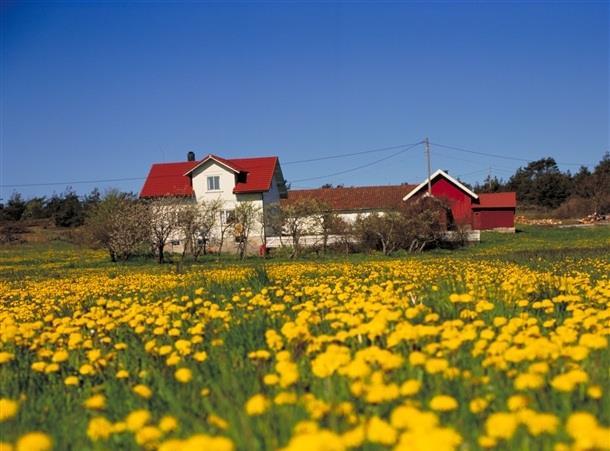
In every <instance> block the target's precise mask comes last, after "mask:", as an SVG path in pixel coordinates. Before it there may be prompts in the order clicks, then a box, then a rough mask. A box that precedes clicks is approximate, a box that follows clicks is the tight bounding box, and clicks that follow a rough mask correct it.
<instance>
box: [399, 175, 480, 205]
mask: <svg viewBox="0 0 610 451" xmlns="http://www.w3.org/2000/svg"><path fill="white" fill-rule="evenodd" d="M441 178H442V179H444V180H445V181H447V182H449V183H450V184H452V185H454V186H455V187H457V188H459V189H460V190H461V191H463V192H464V193H465V194H467V195H468V196H470V197H472V198H473V199H478V198H479V196H478V195H477V194H476V193H474V192H473V191H471V190H470V189H468V188H467V187H466V186H464V184H463V183H461V182H460V181H458V180H456V179H454V178H453V177H451V176H450V175H449V174H447V173H446V172H445V171H443V170H441V169H438V170H437V171H436V172H434V174H432V175H431V176H430V182H431V184H432V185H433V186H434V184H435V183H436V182H437V181H438V180H439V179H441ZM441 186H447V185H446V184H441ZM427 187H428V179H426V180H424V181H423V182H421V183H420V184H419V185H417V186H416V187H415V188H414V189H413V190H411V191H410V192H409V193H408V194H407V195H406V196H405V197H404V198H403V200H409V199H410V198H411V197H413V196H415V195H416V194H417V193H419V192H420V191H421V190H423V189H424V188H427ZM432 194H434V189H433V192H432Z"/></svg>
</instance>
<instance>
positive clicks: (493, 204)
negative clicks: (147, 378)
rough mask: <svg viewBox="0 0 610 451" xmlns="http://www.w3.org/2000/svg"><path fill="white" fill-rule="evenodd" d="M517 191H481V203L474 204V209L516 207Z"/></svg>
mask: <svg viewBox="0 0 610 451" xmlns="http://www.w3.org/2000/svg"><path fill="white" fill-rule="evenodd" d="M516 207H517V193H514V192H504V193H481V194H479V203H478V204H475V203H473V204H472V208H473V209H481V208H516Z"/></svg>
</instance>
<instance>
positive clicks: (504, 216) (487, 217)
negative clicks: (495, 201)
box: [473, 208, 515, 230]
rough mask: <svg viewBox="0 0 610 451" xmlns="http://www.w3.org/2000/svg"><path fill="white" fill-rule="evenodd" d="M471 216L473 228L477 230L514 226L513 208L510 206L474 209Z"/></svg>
mask: <svg viewBox="0 0 610 451" xmlns="http://www.w3.org/2000/svg"><path fill="white" fill-rule="evenodd" d="M473 216H474V221H473V228H475V229H478V230H487V229H495V228H498V227H514V226H515V210H514V209H512V208H493V209H485V210H475V212H474V214H473Z"/></svg>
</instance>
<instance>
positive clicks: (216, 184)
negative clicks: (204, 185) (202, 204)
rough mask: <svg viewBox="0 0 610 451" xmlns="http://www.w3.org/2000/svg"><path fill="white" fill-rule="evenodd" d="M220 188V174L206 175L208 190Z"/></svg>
mask: <svg viewBox="0 0 610 451" xmlns="http://www.w3.org/2000/svg"><path fill="white" fill-rule="evenodd" d="M218 190H220V176H219V175H211V176H209V177H208V191H218Z"/></svg>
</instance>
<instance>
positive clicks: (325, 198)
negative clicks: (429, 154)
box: [281, 184, 415, 211]
mask: <svg viewBox="0 0 610 451" xmlns="http://www.w3.org/2000/svg"><path fill="white" fill-rule="evenodd" d="M413 188H415V185H407V184H404V185H387V186H357V187H350V188H318V189H302V190H290V191H288V198H287V199H282V201H281V202H282V203H286V204H290V203H291V202H298V201H300V200H304V199H314V200H317V201H319V202H323V203H325V204H327V205H329V206H330V207H332V209H333V210H336V211H359V210H383V209H388V208H398V207H400V206H401V205H403V201H402V198H403V197H404V196H405V195H406V194H407V193H408V192H410V191H411V190H412V189H413Z"/></svg>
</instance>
